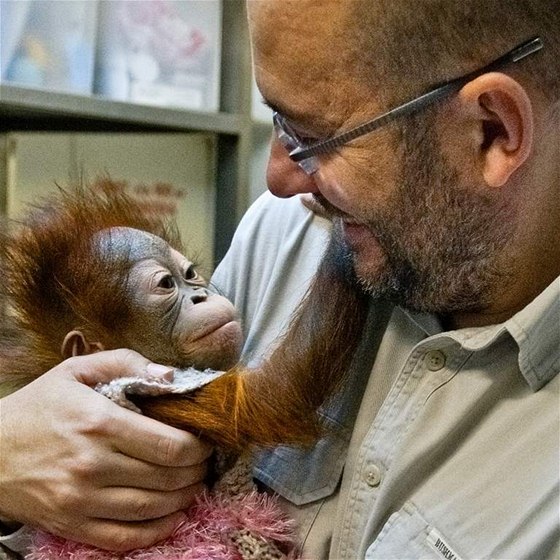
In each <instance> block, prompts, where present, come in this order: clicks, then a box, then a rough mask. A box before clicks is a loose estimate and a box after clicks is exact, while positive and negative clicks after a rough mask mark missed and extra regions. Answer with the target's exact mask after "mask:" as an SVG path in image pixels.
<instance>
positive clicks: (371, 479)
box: [365, 465, 381, 488]
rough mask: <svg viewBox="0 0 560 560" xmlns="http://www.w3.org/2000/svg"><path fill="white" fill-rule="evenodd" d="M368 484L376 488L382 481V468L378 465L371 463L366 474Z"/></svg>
mask: <svg viewBox="0 0 560 560" xmlns="http://www.w3.org/2000/svg"><path fill="white" fill-rule="evenodd" d="M365 480H366V484H367V485H368V486H371V487H372V488H375V487H376V486H379V483H380V482H381V470H380V469H379V467H378V466H377V465H370V466H369V467H368V470H367V471H366V474H365Z"/></svg>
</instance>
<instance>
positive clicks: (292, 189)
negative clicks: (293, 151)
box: [266, 135, 319, 198]
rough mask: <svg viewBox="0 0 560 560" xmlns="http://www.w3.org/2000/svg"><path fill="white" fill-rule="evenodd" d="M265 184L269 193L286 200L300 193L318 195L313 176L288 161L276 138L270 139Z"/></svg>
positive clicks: (288, 158) (285, 152)
mask: <svg viewBox="0 0 560 560" xmlns="http://www.w3.org/2000/svg"><path fill="white" fill-rule="evenodd" d="M266 182H267V184H268V189H269V190H270V192H271V193H272V194H274V195H276V196H278V197H280V198H288V197H290V196H294V195H296V194H301V193H318V192H319V190H318V188H317V184H316V183H315V179H314V178H313V175H307V173H305V171H304V170H303V169H302V168H301V167H300V166H299V165H298V164H297V163H295V162H293V161H292V160H291V159H290V156H289V155H288V151H287V150H286V148H285V147H284V146H283V145H282V143H281V142H280V141H279V140H278V138H276V135H274V137H273V138H272V143H271V146H270V156H269V158H268V167H267V169H266Z"/></svg>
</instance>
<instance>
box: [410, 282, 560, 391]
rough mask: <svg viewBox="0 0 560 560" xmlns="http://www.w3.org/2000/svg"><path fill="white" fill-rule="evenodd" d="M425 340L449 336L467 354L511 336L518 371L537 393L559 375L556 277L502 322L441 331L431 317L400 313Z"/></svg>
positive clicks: (559, 287)
mask: <svg viewBox="0 0 560 560" xmlns="http://www.w3.org/2000/svg"><path fill="white" fill-rule="evenodd" d="M404 312H405V313H406V314H407V315H408V317H409V318H410V319H411V320H412V321H413V322H414V323H415V324H416V325H417V326H418V327H419V328H420V329H422V330H423V331H424V332H425V333H426V336H428V337H436V336H439V337H450V338H452V339H453V340H455V341H457V342H458V343H459V344H461V346H462V347H463V348H464V349H466V350H470V351H478V350H483V349H485V348H488V347H489V346H490V345H492V344H494V343H495V342H496V341H497V340H498V339H501V338H502V337H503V336H511V337H512V338H513V339H514V340H515V342H516V343H517V346H518V348H519V356H518V362H519V370H520V372H521V374H522V375H523V377H524V378H525V380H526V381H527V383H528V384H529V386H530V387H531V389H532V390H533V391H538V390H539V389H540V388H541V387H543V386H544V385H545V384H546V383H547V382H548V381H550V380H551V379H552V378H553V377H555V376H556V375H557V374H558V373H559V372H560V277H559V278H556V280H554V282H552V284H550V286H548V287H547V288H546V289H545V290H544V291H543V292H541V293H540V294H539V295H538V296H537V297H536V298H535V299H534V300H533V301H532V302H531V303H529V304H528V305H527V306H526V307H524V308H523V309H522V310H521V311H519V312H518V313H516V314H515V315H514V316H513V317H511V318H510V319H508V320H507V321H505V322H504V323H501V324H497V325H489V326H486V327H476V328H465V329H459V330H456V331H449V332H444V331H443V329H442V327H441V323H440V322H439V320H438V318H437V317H436V316H435V315H432V314H427V313H413V312H410V311H406V310H404Z"/></svg>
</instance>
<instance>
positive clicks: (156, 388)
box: [95, 368, 224, 413]
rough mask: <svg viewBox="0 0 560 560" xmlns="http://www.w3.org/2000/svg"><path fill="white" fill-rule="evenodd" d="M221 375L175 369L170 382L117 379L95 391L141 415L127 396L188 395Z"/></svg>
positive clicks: (212, 372)
mask: <svg viewBox="0 0 560 560" xmlns="http://www.w3.org/2000/svg"><path fill="white" fill-rule="evenodd" d="M223 373H224V372H223V371H214V370H213V369H206V370H204V371H200V370H197V369H194V368H187V369H175V370H174V372H173V379H172V380H170V381H167V380H165V379H161V378H156V377H153V378H143V377H119V378H118V379H113V380H112V381H110V382H109V383H100V384H99V385H97V386H96V387H95V390H96V391H97V392H98V393H101V394H102V395H104V396H105V397H107V398H109V399H111V400H112V401H114V402H116V403H117V404H118V405H120V406H122V407H124V408H128V409H130V410H133V411H134V412H139V413H142V411H141V410H140V409H139V408H138V407H137V406H136V405H135V404H134V403H133V402H131V401H130V400H129V399H128V395H149V396H157V395H169V394H188V393H192V392H193V391H195V390H196V389H200V387H203V386H204V385H207V384H208V383H210V381H213V380H214V379H217V378H218V377H220V376H221V375H223Z"/></svg>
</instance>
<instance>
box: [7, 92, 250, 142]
mask: <svg viewBox="0 0 560 560" xmlns="http://www.w3.org/2000/svg"><path fill="white" fill-rule="evenodd" d="M244 122H245V119H244V118H243V117H242V116H241V115H237V114H231V113H204V112H197V111H189V110H185V109H181V108H167V107H156V106H152V105H139V104H134V103H128V102H121V101H113V100H110V99H106V98H103V97H99V96H89V95H75V94H70V93H59V92H51V91H45V90H39V89H30V88H25V87H18V86H14V85H9V84H0V131H7V130H34V131H37V130H50V131H52V130H65V131H71V130H76V131H88V132H89V131H99V132H107V131H111V130H115V131H120V132H125V131H142V130H145V131H149V132H155V131H161V132H173V131H175V132H179V131H181V132H184V131H192V130H197V131H205V132H213V133H216V134H227V135H233V136H237V135H239V134H241V133H242V128H243V125H244Z"/></svg>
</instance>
